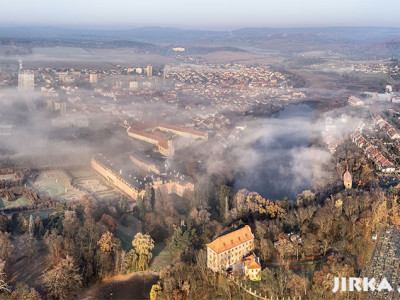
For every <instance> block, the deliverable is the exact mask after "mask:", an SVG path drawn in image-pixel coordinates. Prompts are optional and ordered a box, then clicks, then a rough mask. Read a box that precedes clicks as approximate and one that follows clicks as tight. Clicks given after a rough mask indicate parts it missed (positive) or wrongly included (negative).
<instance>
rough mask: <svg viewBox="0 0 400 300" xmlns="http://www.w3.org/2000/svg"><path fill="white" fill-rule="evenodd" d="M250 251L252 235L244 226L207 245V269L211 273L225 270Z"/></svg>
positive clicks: (252, 244) (252, 240)
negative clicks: (211, 271)
mask: <svg viewBox="0 0 400 300" xmlns="http://www.w3.org/2000/svg"><path fill="white" fill-rule="evenodd" d="M252 250H254V235H253V233H252V232H251V228H250V226H249V225H246V226H245V227H243V228H241V229H238V230H236V231H233V232H231V233H228V234H226V235H223V236H220V237H219V238H217V239H216V240H214V241H212V242H211V243H209V244H207V267H208V268H210V269H211V270H213V271H219V270H223V269H227V268H228V267H229V266H230V265H233V264H235V263H237V262H239V261H240V260H241V259H242V258H243V257H244V256H246V254H248V253H249V252H250V251H252Z"/></svg>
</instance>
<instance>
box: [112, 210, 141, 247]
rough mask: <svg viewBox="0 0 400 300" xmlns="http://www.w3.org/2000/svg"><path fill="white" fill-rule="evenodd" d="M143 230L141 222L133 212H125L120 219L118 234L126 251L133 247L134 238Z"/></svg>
mask: <svg viewBox="0 0 400 300" xmlns="http://www.w3.org/2000/svg"><path fill="white" fill-rule="evenodd" d="M141 230H142V224H141V222H140V221H139V220H138V219H136V218H135V217H134V216H133V215H132V213H129V212H128V213H125V214H124V215H123V216H122V217H121V218H120V219H119V221H118V224H117V236H118V238H119V239H120V240H121V243H122V248H123V249H124V250H125V251H129V250H131V249H132V240H133V238H134V237H135V235H136V234H137V233H138V232H140V231H141Z"/></svg>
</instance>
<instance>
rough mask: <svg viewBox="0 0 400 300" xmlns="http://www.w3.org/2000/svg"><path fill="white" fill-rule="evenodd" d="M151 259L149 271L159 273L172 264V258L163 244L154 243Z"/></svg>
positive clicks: (166, 246)
mask: <svg viewBox="0 0 400 300" xmlns="http://www.w3.org/2000/svg"><path fill="white" fill-rule="evenodd" d="M152 252H153V259H152V260H151V262H150V269H152V270H154V271H160V270H161V269H163V268H165V267H166V266H169V265H170V264H172V260H173V256H172V254H171V252H170V251H169V249H168V245H167V244H165V243H155V245H154V249H153V251H152Z"/></svg>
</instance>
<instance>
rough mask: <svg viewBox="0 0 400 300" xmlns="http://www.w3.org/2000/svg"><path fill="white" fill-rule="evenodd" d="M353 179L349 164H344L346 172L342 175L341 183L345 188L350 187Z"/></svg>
mask: <svg viewBox="0 0 400 300" xmlns="http://www.w3.org/2000/svg"><path fill="white" fill-rule="evenodd" d="M352 183H353V180H352V177H351V174H350V172H349V165H347V166H346V172H344V175H343V184H344V187H345V188H346V189H351V186H352Z"/></svg>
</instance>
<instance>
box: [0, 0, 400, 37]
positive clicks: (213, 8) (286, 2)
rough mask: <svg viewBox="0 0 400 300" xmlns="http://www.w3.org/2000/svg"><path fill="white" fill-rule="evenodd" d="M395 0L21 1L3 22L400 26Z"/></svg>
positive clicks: (0, 15)
mask: <svg viewBox="0 0 400 300" xmlns="http://www.w3.org/2000/svg"><path fill="white" fill-rule="evenodd" d="M399 9H400V3H399V2H398V1H395V0H382V1H379V2H377V1H375V0H350V1H349V0H326V1H320V0H303V1H298V0H283V1H281V2H280V3H276V1H273V0H247V1H238V0H230V1H228V0H220V1H213V0H202V1H200V0H192V1H190V2H187V1H182V0H168V1H165V0H164V1H162V0H148V1H129V0H114V1H112V2H111V1H106V0H85V1H79V0H70V1H54V0H52V1H50V0H37V1H30V0H18V1H12V2H8V3H7V5H3V7H2V10H1V11H0V20H1V23H2V24H9V25H11V26H62V27H70V26H71V27H91V28H93V27H96V28H102V29H104V28H105V27H106V28H121V27H122V28H127V27H135V28H137V27H147V26H166V27H177V28H187V29H193V28H199V29H200V28H201V29H202V30H207V29H208V30H211V29H212V30H233V29H234V28H243V27H245V28H249V27H250V28H251V27H269V28H271V27H273V28H295V27H296V28H297V27H300V28H309V27H353V26H356V27H359V26H374V27H375V26H377V27H399V26H400V20H399V18H398V13H397V12H398V11H399Z"/></svg>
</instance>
